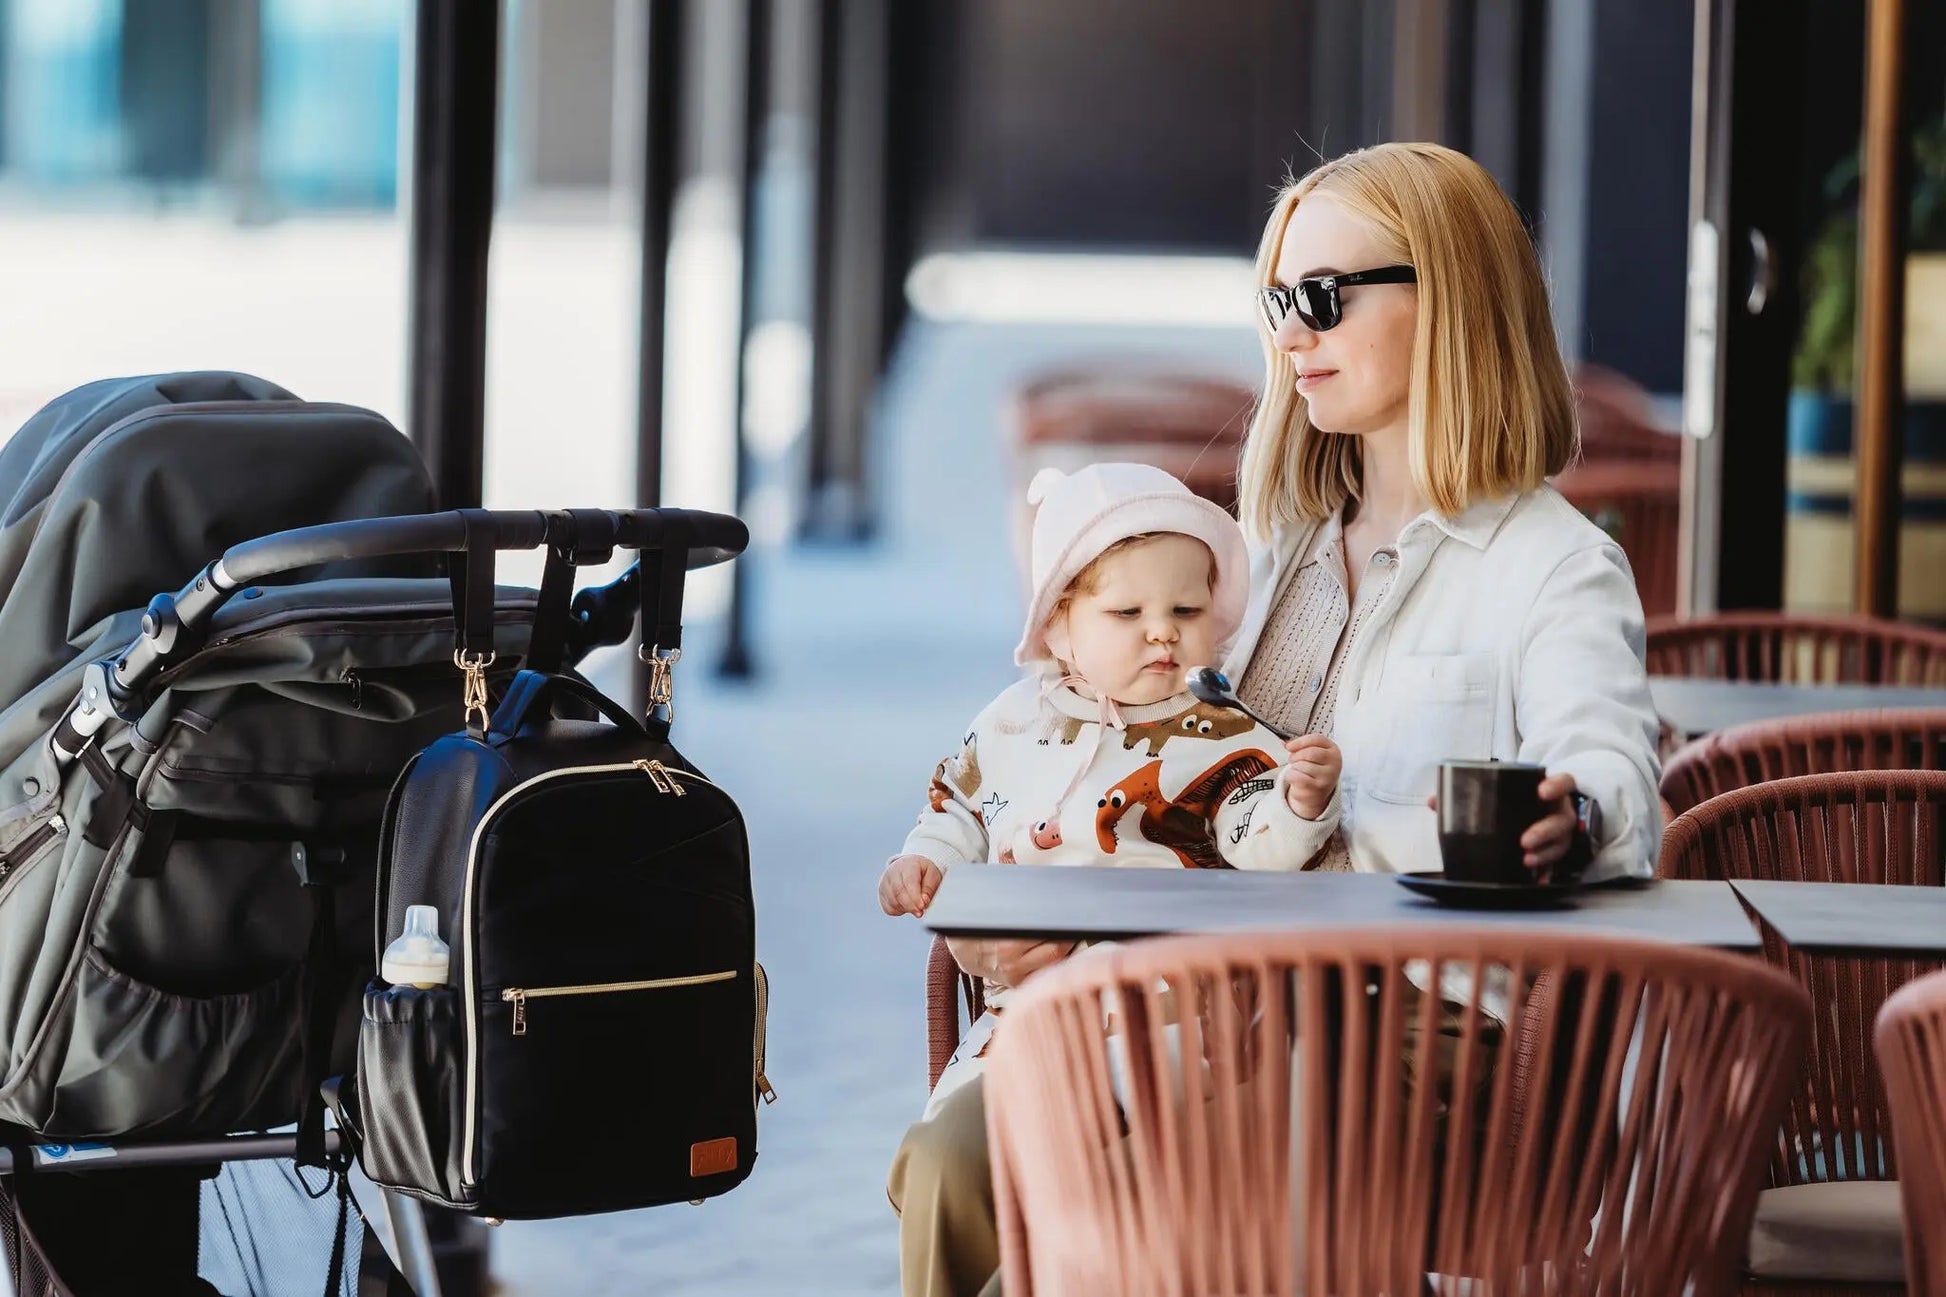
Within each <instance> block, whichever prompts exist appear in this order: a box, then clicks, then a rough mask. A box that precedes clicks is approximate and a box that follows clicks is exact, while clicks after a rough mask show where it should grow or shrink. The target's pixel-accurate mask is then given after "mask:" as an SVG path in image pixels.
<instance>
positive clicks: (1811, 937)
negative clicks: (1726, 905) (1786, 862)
mask: <svg viewBox="0 0 1946 1297" xmlns="http://www.w3.org/2000/svg"><path fill="white" fill-rule="evenodd" d="M1730 886H1732V887H1734V888H1736V890H1737V892H1738V893H1739V894H1741V895H1742V897H1743V899H1744V900H1746V901H1748V902H1749V903H1750V908H1751V909H1753V910H1755V911H1756V912H1757V913H1758V914H1761V915H1762V916H1763V917H1764V921H1765V922H1766V923H1768V924H1770V926H1771V927H1773V928H1775V929H1777V935H1778V936H1780V937H1782V938H1783V939H1784V940H1785V941H1787V942H1789V943H1790V944H1791V945H1792V946H1795V947H1796V948H1797V949H1799V950H1802V951H1804V952H1806V953H1807V954H1816V955H1860V956H1872V955H1878V956H1884V957H1886V958H1896V957H1899V956H1912V957H1915V958H1921V959H1923V958H1927V957H1937V958H1946V887H1898V886H1889V885H1884V884H1877V883H1781V882H1772V881H1767V880H1754V879H1739V880H1738V881H1736V882H1733V883H1731V884H1730Z"/></svg>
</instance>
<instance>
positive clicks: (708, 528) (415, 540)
mask: <svg viewBox="0 0 1946 1297" xmlns="http://www.w3.org/2000/svg"><path fill="white" fill-rule="evenodd" d="M602 512H603V515H604V516H605V517H606V519H607V523H608V526H609V527H610V528H612V532H611V534H609V535H607V536H605V537H604V536H600V535H589V534H587V533H588V528H589V526H590V525H591V523H590V520H589V518H588V516H587V515H586V514H583V515H582V517H581V519H580V522H581V528H580V530H579V531H578V532H577V534H576V537H575V543H576V544H577V545H578V546H580V547H581V548H584V549H602V548H608V547H610V546H612V547H615V548H619V549H637V550H653V549H661V548H662V545H663V539H664V538H665V537H667V536H668V535H669V534H670V533H671V532H672V531H675V530H681V531H683V532H684V533H685V539H686V540H687V541H688V544H689V566H690V567H691V568H699V567H711V566H714V565H715V564H718V563H725V562H728V561H729V560H730V559H733V558H735V557H736V556H737V555H738V554H741V553H742V552H743V549H744V547H745V546H746V545H748V544H749V543H750V530H749V528H747V527H746V526H744V524H743V521H742V519H740V518H733V517H731V516H730V515H728V514H722V513H704V512H702V511H700V510H696V509H627V510H615V511H607V510H604V511H602ZM474 516H475V518H476V519H478V518H481V517H483V518H484V519H485V520H486V521H488V522H489V523H490V524H491V526H492V528H493V531H494V535H495V548H497V549H533V548H535V547H537V546H539V545H543V544H547V543H548V542H549V541H550V540H552V539H554V538H555V536H556V534H557V532H556V528H557V527H558V526H559V525H560V521H559V520H561V519H564V518H565V515H563V514H555V513H546V512H543V511H541V510H539V509H497V510H487V511H482V512H481V513H480V514H476V515H474ZM592 525H594V526H595V527H596V529H597V530H599V522H598V521H597V522H595V523H593V524H592ZM466 538H467V523H466V516H465V515H464V514H462V513H461V512H460V511H458V510H453V511H451V512H447V513H423V514H411V515H408V516H405V517H398V518H359V519H355V520H353V521H351V522H333V523H326V524H324V525H322V526H318V527H299V528H297V529H295V530H293V531H280V532H278V533H276V534H275V535H272V536H263V537H259V538H258V539H256V540H247V541H244V542H243V543H242V544H241V545H232V546H231V547H230V548H229V549H228V550H226V551H224V554H223V557H222V558H221V559H220V560H218V562H217V566H216V572H215V575H216V578H217V581H218V582H219V583H220V584H223V585H226V586H230V587H232V588H234V587H237V586H245V585H253V584H255V583H256V582H258V581H261V580H263V579H264V578H266V577H271V576H275V575H277V574H278V573H280V572H289V571H293V570H295V569H297V568H305V567H316V566H317V565H319V564H321V563H332V562H340V561H343V560H346V559H360V558H389V557H394V556H398V555H404V554H438V553H453V552H456V551H459V550H463V549H465V548H466Z"/></svg>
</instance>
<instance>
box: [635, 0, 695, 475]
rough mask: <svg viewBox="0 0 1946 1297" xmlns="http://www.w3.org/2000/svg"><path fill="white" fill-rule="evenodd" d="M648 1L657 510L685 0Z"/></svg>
mask: <svg viewBox="0 0 1946 1297" xmlns="http://www.w3.org/2000/svg"><path fill="white" fill-rule="evenodd" d="M648 3H649V13H648V17H649V21H648V49H647V51H646V58H647V61H648V85H647V102H646V106H645V121H644V125H643V130H642V140H643V161H642V303H641V327H640V341H639V345H640V348H641V350H640V352H639V354H638V359H637V362H636V368H637V370H638V374H639V377H638V382H637V385H636V398H635V446H636V450H635V499H636V502H637V503H638V504H640V505H642V506H643V507H645V508H654V507H656V506H657V505H660V504H661V503H662V399H663V368H662V362H663V351H664V348H665V345H666V338H667V334H668V329H667V317H668V310H669V237H670V233H671V221H672V219H673V214H674V210H675V201H676V176H677V171H678V161H677V157H676V153H677V148H678V145H679V143H680V141H681V138H682V137H681V127H680V124H681V119H682V72H681V69H682V41H683V31H682V27H683V23H682V12H683V0H648Z"/></svg>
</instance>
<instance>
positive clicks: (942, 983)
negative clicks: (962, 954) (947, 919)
mask: <svg viewBox="0 0 1946 1297" xmlns="http://www.w3.org/2000/svg"><path fill="white" fill-rule="evenodd" d="M962 1003H964V1004H965V1006H966V1022H967V1024H968V1025H971V1023H972V1021H973V1019H975V1018H977V1017H979V1016H980V1012H981V1010H983V1009H984V1008H986V988H985V987H984V986H983V985H981V983H980V979H979V978H977V977H974V976H973V975H971V974H970V973H964V972H961V971H960V966H959V965H958V964H957V963H955V962H954V961H953V952H952V951H950V950H948V949H947V948H946V938H944V937H934V938H933V939H932V950H931V951H930V952H928V953H927V956H926V1053H927V1056H928V1063H927V1066H928V1076H927V1079H926V1088H927V1089H928V1090H930V1089H931V1088H932V1087H933V1086H935V1085H938V1084H939V1074H940V1073H941V1072H943V1071H945V1070H946V1064H947V1063H948V1062H950V1061H951V1060H952V1057H953V1050H954V1049H956V1048H958V1046H959V1038H960V1032H961V1030H962V1028H961V1026H960V1005H961V1004H962Z"/></svg>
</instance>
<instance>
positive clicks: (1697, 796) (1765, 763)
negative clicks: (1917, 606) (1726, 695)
mask: <svg viewBox="0 0 1946 1297" xmlns="http://www.w3.org/2000/svg"><path fill="white" fill-rule="evenodd" d="M1846 770H1946V708H1940V707H1920V708H1905V709H1896V708H1893V709H1886V710H1883V711H1856V712H1829V713H1826V714H1824V715H1819V716H1792V717H1787V718H1785V719H1782V720H1772V721H1753V722H1751V723H1750V724H1748V725H1735V726H1732V727H1731V728H1729V729H1726V730H1719V731H1717V732H1716V733H1714V734H1705V735H1704V736H1703V737H1702V738H1699V739H1696V740H1694V741H1692V742H1690V743H1688V744H1686V745H1684V747H1683V748H1682V749H1681V750H1679V751H1678V752H1677V753H1676V754H1675V755H1674V756H1672V757H1670V758H1669V760H1668V761H1667V762H1666V763H1665V764H1664V765H1663V767H1662V797H1663V800H1664V801H1666V802H1668V803H1669V805H1670V806H1671V807H1672V808H1673V809H1674V810H1675V811H1676V812H1677V813H1678V814H1680V813H1681V812H1683V811H1687V810H1689V809H1691V808H1692V807H1695V806H1697V805H1698V804H1700V803H1702V802H1705V801H1708V800H1709V799H1710V798H1712V797H1715V796H1717V795H1718V794H1719V793H1727V792H1730V791H1731V790H1732V789H1737V788H1747V787H1750V786H1751V785H1753V784H1761V783H1766V782H1768V781H1770V780H1773V779H1788V778H1791V777H1793V776H1795V775H1822V774H1835V773H1838V772H1841V771H1846Z"/></svg>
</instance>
